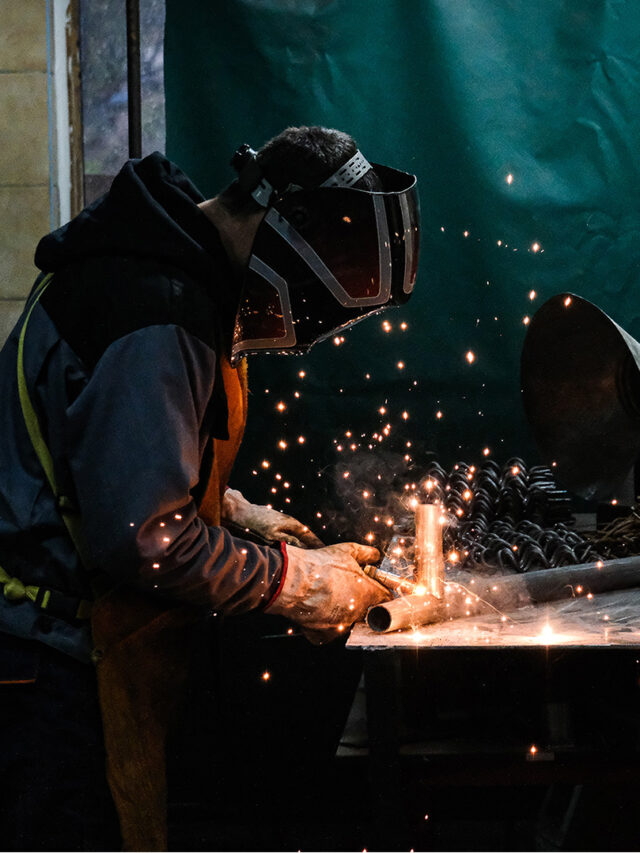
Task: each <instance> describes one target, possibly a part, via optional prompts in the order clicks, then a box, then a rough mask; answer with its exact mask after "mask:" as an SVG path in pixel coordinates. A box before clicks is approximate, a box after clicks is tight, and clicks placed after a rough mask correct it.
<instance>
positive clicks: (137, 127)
mask: <svg viewBox="0 0 640 853" xmlns="http://www.w3.org/2000/svg"><path fill="white" fill-rule="evenodd" d="M127 113H128V119H129V157H142V87H141V76H140V0H127Z"/></svg>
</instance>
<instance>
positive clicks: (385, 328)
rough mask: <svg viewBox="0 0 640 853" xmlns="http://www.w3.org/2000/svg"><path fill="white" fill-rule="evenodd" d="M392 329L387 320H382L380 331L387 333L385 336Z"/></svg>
mask: <svg viewBox="0 0 640 853" xmlns="http://www.w3.org/2000/svg"><path fill="white" fill-rule="evenodd" d="M392 328H393V326H392V325H391V323H390V322H389V321H388V320H384V321H383V323H382V330H383V331H384V332H387V334H388V333H389V332H390V331H391V329H392Z"/></svg>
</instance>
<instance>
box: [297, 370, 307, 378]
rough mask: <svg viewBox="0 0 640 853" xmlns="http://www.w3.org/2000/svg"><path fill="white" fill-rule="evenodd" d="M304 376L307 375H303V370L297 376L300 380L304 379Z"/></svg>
mask: <svg viewBox="0 0 640 853" xmlns="http://www.w3.org/2000/svg"><path fill="white" fill-rule="evenodd" d="M306 375H307V374H306V373H305V371H304V370H301V371H300V372H299V373H298V376H299V377H300V379H304V377H305V376H306Z"/></svg>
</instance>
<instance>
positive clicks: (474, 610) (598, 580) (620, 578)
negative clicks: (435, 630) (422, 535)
mask: <svg viewBox="0 0 640 853" xmlns="http://www.w3.org/2000/svg"><path fill="white" fill-rule="evenodd" d="M384 574H385V575H387V574H389V573H388V572H385V573H384ZM378 579H379V580H380V582H381V583H383V584H385V585H387V584H386V583H385V581H386V578H384V577H382V576H380V577H379V578H378ZM632 587H640V556H634V557H623V558H619V559H615V560H607V561H606V562H602V561H600V560H599V561H597V562H593V563H581V564H580V565H577V566H567V567H565V568H559V569H543V570H539V571H535V572H527V573H526V574H522V575H508V576H504V575H503V576H501V577H494V578H492V579H491V580H490V581H483V582H482V583H478V578H476V579H475V583H474V584H473V586H471V585H470V584H469V582H468V580H465V582H464V585H463V583H462V582H457V581H454V580H453V579H452V580H450V581H448V582H447V583H446V586H445V595H444V601H440V600H438V599H437V598H432V597H431V596H421V595H407V596H405V597H404V598H397V599H394V600H393V601H389V602H385V603H383V604H378V605H376V606H375V607H372V608H371V610H370V611H369V613H368V614H367V624H368V625H369V627H370V628H371V629H372V630H373V631H376V632H381V633H382V632H386V631H398V630H400V629H401V628H409V627H418V626H419V625H427V624H431V623H434V622H442V621H444V619H459V618H462V617H464V616H474V615H477V614H478V613H480V612H483V611H486V607H487V604H488V605H490V606H491V607H492V608H494V609H496V610H499V611H507V612H508V611H511V610H517V609H519V608H521V607H527V606H528V605H531V604H542V603H543V602H546V601H557V600H559V599H563V598H575V597H579V596H581V595H582V596H584V595H587V594H588V593H592V594H597V593H600V592H611V591H613V590H618V589H629V588H632ZM421 602H422V605H421ZM425 602H426V603H425Z"/></svg>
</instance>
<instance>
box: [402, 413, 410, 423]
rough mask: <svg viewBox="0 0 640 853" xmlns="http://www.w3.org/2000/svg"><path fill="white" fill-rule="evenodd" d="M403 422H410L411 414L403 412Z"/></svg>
mask: <svg viewBox="0 0 640 853" xmlns="http://www.w3.org/2000/svg"><path fill="white" fill-rule="evenodd" d="M402 420H403V421H408V420H409V412H403V413H402Z"/></svg>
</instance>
